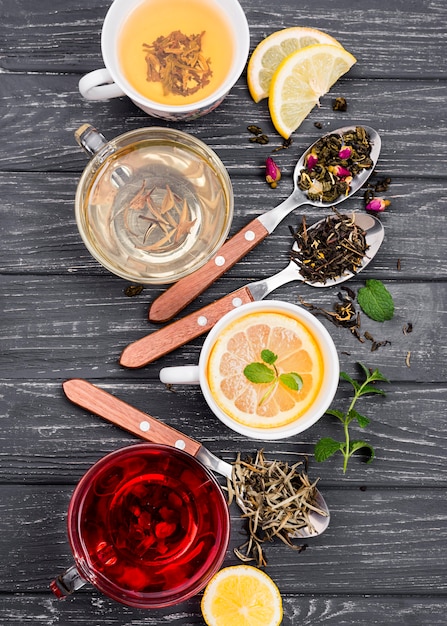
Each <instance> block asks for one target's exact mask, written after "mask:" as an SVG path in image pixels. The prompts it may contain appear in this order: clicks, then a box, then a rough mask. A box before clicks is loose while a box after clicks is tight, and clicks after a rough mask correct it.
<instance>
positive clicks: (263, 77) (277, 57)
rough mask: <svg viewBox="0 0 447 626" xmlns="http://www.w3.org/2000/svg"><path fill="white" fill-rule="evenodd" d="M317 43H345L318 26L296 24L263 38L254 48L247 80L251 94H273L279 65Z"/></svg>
mask: <svg viewBox="0 0 447 626" xmlns="http://www.w3.org/2000/svg"><path fill="white" fill-rule="evenodd" d="M317 43H327V44H331V45H333V46H339V47H341V45H340V44H339V43H338V41H337V40H336V39H334V38H333V37H331V36H330V35H327V34H326V33H323V32H322V31H321V30H317V29H316V28H307V27H304V26H296V27H293V28H284V29H283V30H278V31H276V32H275V33H272V34H271V35H269V36H268V37H266V38H265V39H263V40H262V41H261V42H260V43H259V44H258V45H257V46H256V48H255V49H254V51H253V54H252V55H251V57H250V61H249V63H248V67H247V82H248V89H249V91H250V94H251V97H252V98H253V100H254V101H255V102H259V101H260V100H262V99H263V98H267V96H268V95H269V88H270V83H271V80H272V77H273V74H274V73H275V70H276V68H277V67H278V65H279V64H280V63H281V61H282V60H283V59H285V58H286V57H287V56H289V54H292V52H295V50H299V49H301V48H305V47H306V46H311V45H313V44H317Z"/></svg>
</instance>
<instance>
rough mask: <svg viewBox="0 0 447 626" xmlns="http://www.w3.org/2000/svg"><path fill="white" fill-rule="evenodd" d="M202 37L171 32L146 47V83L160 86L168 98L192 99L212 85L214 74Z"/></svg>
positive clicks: (201, 34)
mask: <svg viewBox="0 0 447 626" xmlns="http://www.w3.org/2000/svg"><path fill="white" fill-rule="evenodd" d="M204 34H205V32H202V33H200V35H190V36H189V37H188V35H185V34H183V33H182V32H181V31H180V30H175V31H172V33H170V34H169V35H167V36H160V37H158V38H157V39H156V40H155V41H153V42H152V43H151V44H143V49H144V51H145V54H146V63H147V76H146V78H147V80H148V81H149V82H161V83H162V85H163V91H164V93H165V94H168V93H172V94H177V95H180V96H190V95H192V94H194V93H196V92H197V91H199V89H202V88H203V87H205V86H206V85H208V84H209V82H210V80H211V76H212V75H213V72H212V70H211V67H210V59H206V58H205V57H204V55H203V54H202V38H203V36H204Z"/></svg>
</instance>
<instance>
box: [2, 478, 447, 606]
mask: <svg viewBox="0 0 447 626" xmlns="http://www.w3.org/2000/svg"><path fill="white" fill-rule="evenodd" d="M0 493H1V499H0V502H1V505H0V506H1V510H2V519H3V520H4V522H5V523H4V528H3V532H2V535H1V537H0V549H1V550H2V553H4V554H9V559H7V560H2V561H1V562H0V581H1V582H0V589H1V591H3V592H11V590H12V589H14V590H15V591H22V592H30V591H31V590H32V591H35V592H39V593H42V592H44V591H45V590H46V589H47V585H48V583H49V581H50V580H51V579H52V577H53V576H55V575H57V574H58V573H59V572H60V571H61V570H63V569H65V568H66V567H68V566H69V565H70V562H71V560H72V557H71V555H70V550H69V547H68V541H67V538H66V530H65V527H66V523H65V519H66V511H67V506H68V501H69V498H70V495H71V493H72V487H71V486H64V485H59V486H51V485H34V486H17V485H11V486H6V485H3V486H0ZM325 495H326V498H327V501H328V504H329V506H330V508H331V512H332V517H331V524H330V525H329V528H328V530H327V531H326V532H325V533H324V534H323V535H320V536H319V537H316V538H314V539H312V540H310V539H309V540H308V541H307V542H306V543H307V545H308V548H307V549H306V550H305V551H304V552H301V553H299V554H297V553H296V552H293V551H290V549H289V548H287V547H286V546H284V544H282V543H281V542H279V543H273V544H271V545H269V546H268V547H267V549H266V550H267V551H266V554H267V557H268V569H267V571H268V572H269V574H270V575H271V576H272V578H273V579H274V580H276V581H277V584H278V585H279V587H280V589H281V591H282V592H283V593H285V594H291V593H296V592H297V591H299V593H300V594H317V595H320V594H325V595H333V594H334V595H339V594H348V595H351V594H353V595H357V594H362V595H363V594H364V595H369V594H385V595H387V594H388V593H389V592H390V591H392V593H393V594H407V595H408V594H410V595H414V594H422V595H427V594H430V593H433V589H436V591H437V594H438V595H439V594H442V593H444V594H445V592H446V590H447V581H446V578H445V571H446V565H447V562H446V556H445V554H444V553H443V552H442V551H440V550H439V546H440V545H441V544H442V543H443V541H446V540H447V524H446V521H447V513H446V511H445V507H443V503H444V489H430V490H427V489H414V488H412V489H402V488H395V489H392V490H383V489H380V490H379V489H374V488H369V489H368V490H367V491H361V490H359V489H355V490H346V489H333V490H330V491H329V490H326V491H325ZM17 522H19V524H17ZM241 524H242V522H241V520H240V517H239V513H238V511H237V510H236V509H235V510H234V513H233V509H232V535H231V539H230V546H229V550H228V552H227V556H226V560H225V564H226V565H231V564H236V563H238V561H237V559H236V557H235V556H234V555H233V554H232V549H233V547H235V546H237V545H240V543H241V542H243V540H244V533H242V534H241V532H240V531H241V530H242V525H241ZM43 554H44V555H45V558H42V555H43ZM297 568H298V569H299V570H301V571H302V572H303V575H302V576H300V577H299V589H297ZM304 572H305V574H304ZM86 592H87V593H88V591H86Z"/></svg>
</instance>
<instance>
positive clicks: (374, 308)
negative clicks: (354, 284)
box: [357, 278, 394, 322]
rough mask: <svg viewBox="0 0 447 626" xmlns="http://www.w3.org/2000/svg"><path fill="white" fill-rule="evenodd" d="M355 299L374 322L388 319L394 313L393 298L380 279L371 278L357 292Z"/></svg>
mask: <svg viewBox="0 0 447 626" xmlns="http://www.w3.org/2000/svg"><path fill="white" fill-rule="evenodd" d="M357 301H358V303H359V305H360V307H361V309H362V311H363V312H364V313H366V315H367V316H368V317H370V318H371V319H373V320H374V321H376V322H384V321H385V320H390V319H391V318H392V317H393V315H394V302H393V298H392V296H391V294H390V292H389V291H388V289H387V288H386V287H385V285H384V284H383V283H382V282H381V281H380V280H375V279H373V278H371V279H370V280H367V281H366V284H365V287H361V288H360V289H359V290H358V293H357Z"/></svg>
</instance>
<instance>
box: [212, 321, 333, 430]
mask: <svg viewBox="0 0 447 626" xmlns="http://www.w3.org/2000/svg"><path fill="white" fill-rule="evenodd" d="M263 350H270V351H272V352H273V353H274V354H275V355H277V360H276V361H275V363H274V365H275V367H276V370H277V373H278V375H280V374H287V373H291V372H296V373H297V374H299V375H300V376H301V378H302V380H303V385H302V388H301V389H300V390H299V391H295V390H292V389H291V388H289V387H287V386H286V385H284V384H282V383H281V382H277V383H276V384H274V385H273V386H272V384H271V383H261V384H258V383H253V382H251V381H250V380H248V378H247V377H246V376H245V374H244V369H245V367H246V366H247V365H249V364H250V363H256V362H257V363H259V362H261V361H262V357H261V352H262V351H263ZM322 378H323V357H322V354H321V350H320V347H319V346H318V344H317V341H316V339H315V337H314V335H313V334H312V332H311V331H310V329H309V328H308V327H307V326H306V325H305V324H303V323H302V322H301V321H299V320H298V319H296V318H294V317H292V316H290V315H287V314H285V313H278V312H274V311H264V312H262V313H261V312H256V313H251V314H247V315H245V316H243V317H241V318H238V319H236V320H235V321H233V322H232V323H231V324H229V325H228V326H227V327H226V328H225V329H223V331H222V332H221V334H220V335H219V337H218V338H217V340H216V341H215V343H214V345H213V346H212V348H211V350H210V355H209V358H208V367H207V380H208V385H209V388H210V392H211V394H212V396H213V398H214V400H215V402H216V403H217V404H218V406H219V407H220V409H221V410H222V411H223V412H224V413H225V414H226V415H227V416H229V417H230V418H232V419H234V420H235V421H236V422H238V423H240V424H244V425H246V426H250V427H254V428H266V429H267V428H277V427H279V426H284V425H286V424H290V423H291V422H293V421H295V420H296V419H298V418H299V417H301V416H302V415H303V414H304V413H305V412H306V411H307V410H308V408H309V407H310V406H311V405H312V403H313V402H314V400H315V398H316V396H317V395H318V392H319V389H320V386H321V381H322Z"/></svg>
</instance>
